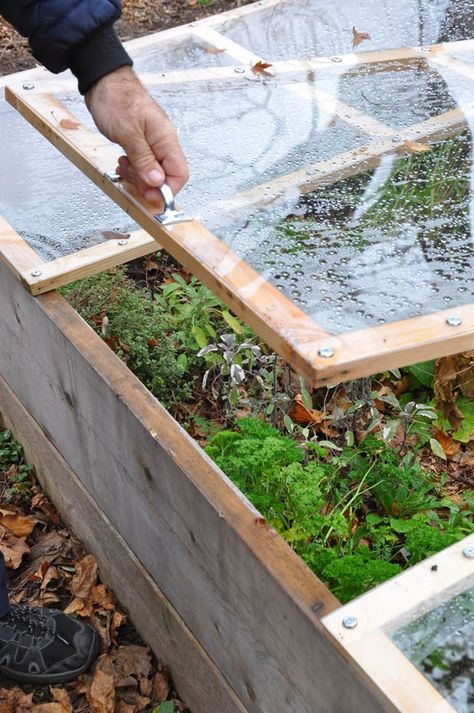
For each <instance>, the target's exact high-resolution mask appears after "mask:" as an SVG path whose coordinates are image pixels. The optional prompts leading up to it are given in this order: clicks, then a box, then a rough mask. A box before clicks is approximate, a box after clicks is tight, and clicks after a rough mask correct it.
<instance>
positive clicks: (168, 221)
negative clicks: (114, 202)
mask: <svg viewBox="0 0 474 713" xmlns="http://www.w3.org/2000/svg"><path fill="white" fill-rule="evenodd" d="M104 175H105V178H108V179H109V181H112V183H120V176H119V175H118V174H117V173H115V172H112V171H107V172H106V173H105V174H104ZM159 191H160V193H161V195H162V196H163V200H164V202H165V210H164V212H163V213H158V214H157V215H155V216H154V217H155V220H156V221H158V223H161V225H175V224H176V223H186V222H187V221H188V220H192V218H191V217H190V216H189V215H187V213H185V212H184V211H182V210H178V209H177V208H176V205H175V202H174V195H173V191H172V190H171V186H170V185H169V184H168V183H163V185H162V186H161V187H160V188H159ZM127 195H128V194H127ZM128 197H129V198H130V200H131V201H132V202H133V203H135V204H136V205H139V203H138V201H137V200H135V198H132V196H128Z"/></svg>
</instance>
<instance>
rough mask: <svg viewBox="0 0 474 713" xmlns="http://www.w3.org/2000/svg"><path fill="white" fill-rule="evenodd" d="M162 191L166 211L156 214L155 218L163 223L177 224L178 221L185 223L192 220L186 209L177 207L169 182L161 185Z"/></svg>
mask: <svg viewBox="0 0 474 713" xmlns="http://www.w3.org/2000/svg"><path fill="white" fill-rule="evenodd" d="M160 192H161V195H162V196H163V200H164V202H165V210H164V213H159V214H158V215H155V220H157V221H158V222H159V223H161V225H175V224H176V223H185V222H187V221H188V220H191V218H190V217H189V216H188V215H186V213H185V212H184V211H182V210H178V209H177V208H176V206H175V203H174V195H173V191H172V190H171V187H170V186H169V184H168V183H163V185H162V186H161V187H160Z"/></svg>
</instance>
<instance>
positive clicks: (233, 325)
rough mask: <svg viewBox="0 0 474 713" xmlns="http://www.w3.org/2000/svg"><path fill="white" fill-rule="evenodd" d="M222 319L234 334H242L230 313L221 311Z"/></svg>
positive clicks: (238, 323)
mask: <svg viewBox="0 0 474 713" xmlns="http://www.w3.org/2000/svg"><path fill="white" fill-rule="evenodd" d="M222 317H223V318H224V320H225V321H226V322H227V324H228V325H229V327H230V328H231V329H233V331H234V332H235V333H236V334H242V332H243V331H244V330H243V327H242V325H241V323H240V322H239V320H238V319H237V318H236V317H234V316H233V315H231V313H230V312H227V310H223V311H222Z"/></svg>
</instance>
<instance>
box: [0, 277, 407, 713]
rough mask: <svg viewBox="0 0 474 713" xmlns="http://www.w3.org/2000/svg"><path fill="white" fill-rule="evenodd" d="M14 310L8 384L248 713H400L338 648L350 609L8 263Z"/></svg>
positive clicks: (2, 356)
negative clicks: (339, 615)
mask: <svg viewBox="0 0 474 713" xmlns="http://www.w3.org/2000/svg"><path fill="white" fill-rule="evenodd" d="M0 302H1V304H2V310H1V311H0V334H1V335H2V338H1V340H0V374H1V375H2V377H3V379H4V380H5V382H6V383H7V384H8V386H9V388H10V389H12V391H13V392H14V393H15V394H16V397H17V398H18V399H19V400H20V401H21V402H22V403H23V404H24V406H25V409H26V410H27V411H28V413H29V414H30V415H31V417H32V418H33V419H34V420H35V421H36V422H37V424H38V426H39V428H40V429H41V430H42V431H43V432H44V433H45V434H46V436H47V437H48V439H49V440H50V442H51V443H52V444H54V445H55V447H56V449H57V450H58V451H59V453H60V454H61V456H62V458H64V460H65V461H66V462H67V464H68V466H69V467H70V468H71V469H72V470H73V471H74V473H75V474H76V475H77V477H78V479H79V480H80V482H81V484H82V486H83V487H84V488H85V489H86V491H87V492H88V493H89V494H90V496H91V498H92V499H93V500H94V501H95V503H96V504H97V506H98V507H99V508H101V510H103V512H104V513H105V515H106V516H107V517H108V518H109V520H110V522H111V523H112V524H113V525H114V527H115V528H116V529H117V531H118V533H119V534H120V535H121V537H122V538H123V539H124V541H125V542H126V543H127V545H128V546H129V547H130V549H131V550H132V551H133V552H134V554H135V555H136V557H137V558H138V559H139V560H140V562H141V563H142V564H143V565H144V566H145V568H146V569H147V570H148V572H149V573H150V574H151V576H152V577H153V579H154V580H155V582H156V583H157V584H158V586H159V588H160V590H161V591H162V593H163V595H164V597H166V599H167V600H168V601H169V602H170V603H171V605H172V607H173V608H174V609H176V611H177V613H178V615H179V616H180V617H181V619H182V620H183V622H184V624H185V625H186V626H187V627H188V628H189V629H190V631H191V632H192V634H193V636H194V637H196V639H197V640H198V641H199V642H200V644H201V646H202V647H203V648H204V650H205V651H206V653H207V654H208V655H209V657H210V659H212V661H213V662H214V663H215V664H216V666H217V667H218V669H219V670H220V671H221V672H222V674H223V675H224V677H225V678H226V679H227V681H228V682H229V684H230V685H231V687H232V688H233V689H234V691H235V692H236V693H237V695H238V697H239V698H240V700H241V701H242V702H243V704H244V708H245V709H246V710H248V711H249V712H250V713H288V711H289V710H291V711H294V712H295V713H384V712H388V711H393V710H394V708H393V707H392V706H391V705H390V704H388V703H387V702H382V701H381V699H379V698H378V696H377V694H376V693H375V692H373V691H372V690H370V689H369V688H368V684H367V683H366V682H365V681H364V680H363V679H362V677H361V675H360V674H359V673H358V672H356V671H355V670H354V669H353V668H352V666H351V665H349V664H348V663H347V662H346V661H345V660H344V659H343V657H342V656H341V654H339V653H338V652H337V651H336V650H335V649H334V648H333V646H332V644H331V643H330V642H329V639H328V634H327V631H326V630H325V628H324V627H323V626H322V624H321V622H320V616H322V615H324V614H327V613H329V612H330V611H331V610H333V609H335V608H336V606H337V601H336V600H335V599H334V598H333V597H332V595H331V594H330V593H329V592H328V590H327V589H326V588H325V587H324V586H323V585H322V584H321V583H320V582H319V581H318V579H317V578H316V577H315V576H314V575H313V574H312V573H311V572H310V571H309V570H308V569H307V568H306V567H305V566H304V564H303V563H302V561H301V560H300V559H299V558H298V557H297V556H296V555H295V554H294V553H293V552H292V551H291V550H290V549H289V547H288V546H287V545H286V544H285V543H284V542H283V540H282V539H281V538H280V537H279V536H278V535H276V533H274V532H273V531H271V530H270V529H267V528H266V527H265V526H264V527H262V526H261V525H260V524H259V521H258V520H257V513H256V511H254V510H253V508H251V506H250V505H249V504H248V503H247V501H246V500H245V499H244V498H243V496H242V495H241V494H240V493H239V492H238V491H237V490H236V488H234V486H233V485H232V484H231V483H230V482H229V481H228V480H227V479H226V478H225V477H224V476H223V474H222V473H221V472H220V471H219V470H218V469H217V468H216V467H215V466H214V465H213V464H212V463H211V462H210V460H209V459H207V457H206V456H205V454H204V453H203V452H202V451H201V450H200V449H199V447H198V446H197V445H196V444H195V443H194V442H193V441H192V440H191V439H190V438H189V437H188V436H187V434H186V433H185V432H184V431H183V430H182V429H181V428H180V427H179V426H178V424H177V423H176V422H175V421H174V420H173V419H172V418H171V417H170V416H169V414H168V413H167V412H166V411H165V410H164V409H163V408H162V407H161V406H160V404H159V403H158V402H157V401H156V400H155V399H154V398H153V397H152V396H151V394H150V393H149V392H148V391H147V390H146V389H145V387H144V386H143V385H142V384H141V383H140V382H139V381H138V380H137V379H136V378H135V377H134V376H133V375H132V374H131V372H130V371H129V370H128V369H127V368H126V366H125V365H124V364H123V363H122V362H121V361H120V360H119V359H118V358H117V357H116V356H115V355H114V354H113V353H112V352H111V351H110V350H109V348H108V347H107V346H106V345H105V344H104V343H103V342H102V340H101V339H100V338H99V337H98V336H97V335H96V334H95V333H94V332H93V331H92V330H91V329H90V328H89V327H88V326H87V325H86V324H85V323H84V322H83V320H82V319H81V318H80V317H79V316H78V315H77V314H76V313H75V312H74V310H72V308H71V307H69V305H67V303H66V302H65V301H64V300H63V299H62V298H61V297H60V296H59V295H58V294H57V293H50V294H48V295H43V296H41V297H38V298H34V297H32V296H31V295H30V294H28V293H27V292H26V290H25V288H24V287H23V286H22V285H21V283H20V282H19V281H18V280H17V278H16V277H15V276H14V275H13V274H12V273H11V272H10V271H9V270H8V268H7V267H6V266H5V265H3V264H0ZM191 675H192V674H191ZM208 713H227V710H226V711H221V710H216V711H215V712H214V711H211V710H209V711H208Z"/></svg>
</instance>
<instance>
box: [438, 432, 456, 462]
mask: <svg viewBox="0 0 474 713" xmlns="http://www.w3.org/2000/svg"><path fill="white" fill-rule="evenodd" d="M434 437H435V438H436V440H437V441H438V442H439V443H441V446H442V448H443V451H444V452H445V454H446V455H447V456H448V458H451V457H452V456H453V455H454V454H455V453H457V452H458V450H459V449H460V447H461V444H460V443H456V441H454V440H453V439H452V438H451V436H450V435H449V434H448V433H445V432H444V431H442V430H441V429H440V428H437V429H436V430H435V432H434Z"/></svg>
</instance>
